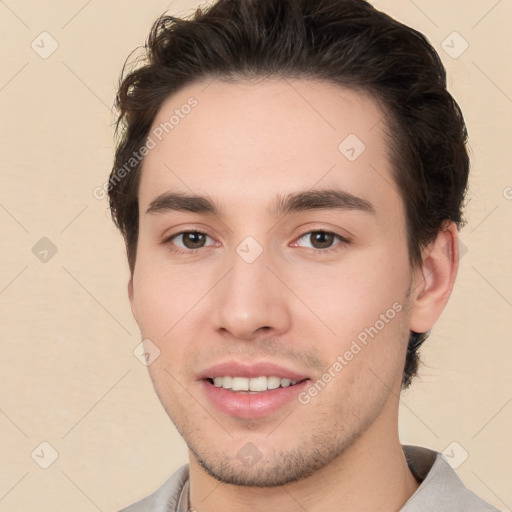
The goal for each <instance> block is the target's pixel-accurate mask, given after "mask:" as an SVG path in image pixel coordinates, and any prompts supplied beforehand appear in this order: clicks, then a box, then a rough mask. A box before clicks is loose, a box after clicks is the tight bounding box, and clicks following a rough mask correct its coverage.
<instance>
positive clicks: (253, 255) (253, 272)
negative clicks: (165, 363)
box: [214, 237, 289, 339]
mask: <svg viewBox="0 0 512 512" xmlns="http://www.w3.org/2000/svg"><path fill="white" fill-rule="evenodd" d="M272 260H273V258H272V255H271V252H270V250H269V249H267V248H265V247H263V245H262V244H260V243H259V242H257V241H256V239H255V238H254V237H246V238H245V239H244V240H243V241H242V242H241V243H240V244H239V245H238V246H237V247H236V249H235V250H234V251H233V254H232V255H231V257H230V258H229V263H228V264H229V266H230V271H229V272H228V273H227V274H226V276H225V277H224V279H223V280H222V281H221V282H220V283H219V286H218V287H217V293H216V304H215V306H214V307H215V308H216V311H217V315H216V318H217V327H218V328H223V329H225V330H227V331H230V332H231V334H232V335H233V336H234V337H237V338H246V339H247V338H251V337H253V336H254V335H255V333H256V331H257V330H258V329H260V328H261V327H266V328H271V329H273V330H277V331H280V330H282V329H285V328H286V326H287V323H288V320H289V315H288V310H287V306H286V297H285V294H283V293H282V292H283V290H282V289H281V287H280V286H279V282H278V280H277V279H276V277H275V276H274V275H273V273H272V272H271V271H270V270H269V268H268V267H269V266H270V267H272V266H273V265H272Z"/></svg>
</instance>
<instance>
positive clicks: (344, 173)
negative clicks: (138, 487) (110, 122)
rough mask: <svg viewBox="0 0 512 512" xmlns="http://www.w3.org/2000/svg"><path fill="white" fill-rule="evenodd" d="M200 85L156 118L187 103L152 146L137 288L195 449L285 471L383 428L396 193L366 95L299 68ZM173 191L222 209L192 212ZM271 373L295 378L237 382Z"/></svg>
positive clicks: (164, 387)
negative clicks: (289, 75)
mask: <svg viewBox="0 0 512 512" xmlns="http://www.w3.org/2000/svg"><path fill="white" fill-rule="evenodd" d="M206 85H207V82H202V83H196V84H193V85H190V86H188V87H186V88H185V89H183V90H181V91H180V92H179V93H177V94H175V95H173V96H172V97H170V98H169V99H168V100H167V101H166V102H165V103H164V105H163V106H162V108H161V110H160V112H159V113H158V115H157V117H156V119H155V121H154V125H153V129H152V133H158V134H161V132H162V130H161V129H160V131H157V132H155V130H156V129H157V128H158V127H159V126H160V125H161V123H166V122H168V121H169V119H170V117H171V116H172V115H176V112H175V111H176V109H178V110H179V113H181V115H179V116H178V117H179V122H176V119H177V118H176V117H175V118H174V119H173V128H172V129H171V130H169V128H168V131H169V133H168V134H167V135H165V136H164V137H161V138H162V140H161V141H160V142H158V141H157V142H158V143H157V145H156V147H154V148H153V149H151V150H150V152H149V154H148V155H147V156H146V158H145V161H144V165H143V172H142V177H141V183H140V190H139V208H140V232H139V240H138V249H137V261H136V265H135V271H134V276H133V289H130V300H131V304H132V310H133V312H134V315H135V318H136V320H137V322H138V324H139V326H140V328H141V332H142V337H143V338H146V339H149V340H151V343H150V344H149V345H148V347H149V352H151V351H154V352H157V351H156V349H155V348H154V346H155V345H156V347H158V350H159V351H160V355H159V356H158V357H157V358H156V359H155V360H154V361H153V362H152V363H151V364H150V366H149V371H150V375H151V378H152V380H153V383H154V386H155V389H156V391H157V393H158V396H159V397H160V400H161V401H162V404H163V406H164V407H165V409H166V411H167V413H168V414H169V416H170V418H171V419H172V421H173V422H174V423H175V425H176V427H177V429H178V430H179V432H180V433H181V434H182V436H183V437H184V439H185V441H186V442H187V444H188V446H189V448H190V450H191V452H192V454H193V457H195V459H197V460H196V462H199V463H200V464H201V465H202V466H203V468H204V469H206V471H207V472H208V473H210V474H211V475H213V476H215V477H216V478H217V479H219V480H221V481H224V482H229V483H234V484H242V485H243V484H245V485H260V486H261V485H262V486H271V485H282V484H284V483H287V482H290V481H294V480H297V479H299V478H302V477H305V476H308V475H310V474H312V473H313V472H314V471H315V470H317V469H319V468H321V467H324V466H326V465H327V464H329V463H330V462H332V461H333V460H334V458H335V457H337V456H338V455H340V454H341V453H342V452H343V451H345V450H347V449H349V448H350V447H351V446H352V447H353V446H355V443H356V442H358V440H360V439H363V438H364V436H369V435H370V432H371V435H372V436H373V439H374V440H375V439H376V437H375V436H377V438H378V436H379V435H382V436H383V437H382V439H383V440H385V439H389V435H390V429H389V428H388V427H390V425H392V424H393V422H396V416H397V407H398V405H397V402H398V398H397V396H398V394H399V391H400V384H401V379H402V371H403V366H404V361H405V351H406V346H407V340H408V338H409V315H410V311H409V302H408V300H409V299H408V292H409V290H410V287H411V276H412V273H411V268H410V266H409V259H408V253H407V242H406V229H405V218H404V209H403V204H402V200H401V198H400V196H399V194H398V192H397V188H396V186H395V183H394V181H393V178H392V172H391V167H390V163H389V159H388V153H387V148H386V144H385V138H384V133H385V132H384V130H385V129H386V128H385V116H384V114H383V111H382V110H381V109H380V107H379V106H378V105H377V103H376V102H374V101H373V100H372V99H371V98H369V97H368V96H366V95H363V94H361V93H356V92H353V91H350V90H347V89H344V88H341V87H339V86H335V85H331V84H325V83H312V82H306V81H298V80H294V81H291V80H290V81H285V80H277V79H275V80H271V81H268V80H267V81H262V82H260V83H248V82H238V83H236V84H235V83H231V84H227V83H222V82H218V81H215V82H213V83H211V84H209V85H208V86H207V87H206ZM190 97H194V98H195V99H196V100H197V105H196V106H195V107H194V108H193V109H189V108H185V109H182V108H181V107H182V106H183V105H185V104H187V100H188V99H189V98H190ZM189 111H190V113H188V114H186V115H184V112H189ZM167 127H169V124H168V125H167ZM164 133H165V132H164ZM153 138H154V139H155V140H156V138H155V137H154V136H153ZM362 143H364V147H363V145H362ZM326 190H334V191H338V192H340V193H341V194H339V195H335V194H330V195H325V197H324V198H323V199H322V194H324V192H325V191H326ZM312 192H313V193H316V194H315V195H314V196H313V198H312V199H311V198H310V200H309V201H302V202H297V201H295V203H292V205H291V206H292V207H291V208H288V209H287V211H282V209H281V210H280V209H279V208H277V206H278V205H281V206H282V205H283V204H284V203H285V202H286V200H287V199H288V200H289V199H291V198H292V197H293V196H294V195H296V194H299V193H310V194H311V193H312ZM172 193H180V194H183V195H187V196H205V197H206V198H207V199H209V200H210V201H211V202H212V203H214V205H215V206H216V207H217V209H218V211H216V212H215V213H211V212H208V211H200V210H201V208H196V207H194V208H190V209H189V210H190V211H187V210H186V209H184V208H183V201H182V202H179V201H176V200H174V201H172V204H171V200H170V199H169V198H167V200H166V199H165V198H163V197H162V194H172ZM157 198H160V200H159V201H155V200H156V199H157ZM277 198H280V200H279V201H278V199H277ZM334 198H336V201H337V207H335V208H334V207H329V204H330V203H329V202H330V201H331V202H332V201H333V200H334ZM276 201H278V202H276ZM319 201H320V203H319ZM179 204H181V207H179ZM188 204H189V205H190V204H191V203H190V202H189V203H188ZM201 204H202V205H203V206H204V201H203V203H201ZM173 205H174V206H173ZM322 205H323V207H322V208H319V206H322ZM200 206H201V205H200ZM293 206H295V207H293ZM148 209H149V211H148ZM193 210H196V211H193ZM197 210H199V211H197ZM183 232H185V233H184V234H183ZM190 232H192V233H190ZM193 232H199V234H197V233H196V234H194V233H193ZM179 233H182V234H179ZM329 233H333V234H329ZM152 344H154V345H152ZM336 363H338V364H336ZM218 365H223V366H222V367H220V366H218ZM222 377H228V378H227V379H223V378H222ZM229 377H232V378H234V379H229ZM249 377H251V379H249ZM256 377H264V378H263V379H261V378H259V379H258V378H256ZM265 377H267V378H265ZM268 377H280V378H285V379H286V378H287V377H288V379H289V380H291V381H296V384H295V385H293V386H290V387H285V388H283V387H280V388H278V389H270V390H264V391H247V390H245V391H244V387H245V386H246V385H249V386H250V387H251V388H253V389H254V390H260V389H263V388H264V389H267V388H268V387H270V388H272V387H274V386H275V385H276V383H277V385H279V386H283V385H285V386H286V385H287V384H288V381H286V380H284V381H283V380H280V379H275V378H270V379H269V378H268ZM329 377H330V378H329ZM248 379H249V380H248ZM317 381H320V383H317ZM315 383H317V384H316V388H314V389H313V388H312V386H314V385H315ZM230 386H233V387H234V388H238V390H236V391H235V390H233V389H225V388H229V387H230ZM259 386H261V387H259ZM315 390H316V391H315ZM386 436H387V437H386ZM191 462H192V461H191Z"/></svg>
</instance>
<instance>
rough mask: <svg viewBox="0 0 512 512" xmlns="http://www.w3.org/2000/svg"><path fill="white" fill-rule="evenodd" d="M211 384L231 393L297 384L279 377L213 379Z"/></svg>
mask: <svg viewBox="0 0 512 512" xmlns="http://www.w3.org/2000/svg"><path fill="white" fill-rule="evenodd" d="M213 384H214V386H215V387H217V388H224V389H231V390H233V391H267V390H269V389H277V388H278V387H282V388H287V387H288V386H293V385H294V384H297V381H296V380H290V379H286V378H285V379H281V378H280V377H265V376H262V377H252V378H250V379H249V378H247V377H230V376H226V377H215V378H214V379H213Z"/></svg>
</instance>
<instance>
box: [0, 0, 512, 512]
mask: <svg viewBox="0 0 512 512" xmlns="http://www.w3.org/2000/svg"><path fill="white" fill-rule="evenodd" d="M374 3H375V5H376V6H377V7H379V8H382V9H384V10H386V11H388V12H389V13H390V14H392V15H393V16H395V17H397V18H398V19H400V20H401V21H403V22H405V23H408V24H410V25H412V26H414V27H415V28H417V29H419V30H420V31H422V32H424V33H426V34H427V35H428V37H429V39H430V40H431V42H432V43H433V44H434V46H435V47H436V48H437V49H438V51H439V52H440V54H441V56H442V59H443V61H444V63H445V64H446V66H447V68H448V72H449V82H450V89H451V91H452V92H453V94H454V95H455V97H456V99H457V100H458V102H459V103H460V105H461V107H462V109H463V111H464V113H465V117H466V120H467V124H468V127H469V131H470V136H471V152H472V157H473V163H472V177H471V187H472V190H471V201H470V204H469V210H468V220H469V223H468V225H467V226H466V227H465V228H464V229H463V231H462V234H461V239H462V241H463V243H464V245H465V247H467V253H466V254H465V255H463V258H462V260H461V269H460V274H459V278H458V282H457V284H456V288H455V290H454V293H453V296H452V299H451V302H450V304H449V306H448V308H447V310H446V311H445V314H444V316H443V318H442V319H441V320H440V322H439V323H438V325H437V326H436V328H435V330H434V334H433V335H432V337H431V339H430V340H429V341H428V343H427V345H426V346H425V348H424V350H423V356H424V361H425V366H424V367H423V369H422V371H421V380H418V381H416V383H415V384H414V385H413V387H412V389H411V390H410V391H408V392H407V393H405V394H404V395H403V397H402V407H401V415H400V428H401V439H402V442H404V443H416V444H421V445H425V446H429V447H432V448H435V449H437V450H439V451H443V450H444V449H445V448H447V447H449V449H448V453H449V454H450V456H451V457H452V460H453V461H454V462H453V463H454V464H455V465H456V464H460V466H458V468H457V472H458V474H459V475H460V476H461V478H462V479H463V480H464V482H465V483H466V485H467V486H468V487H470V488H472V489H473V490H474V491H475V492H477V493H478V494H479V495H481V496H482V497H483V498H485V499H486V500H488V501H490V502H491V503H493V504H494V505H496V506H497V507H498V508H500V509H501V510H511V507H512V487H511V486H510V477H511V475H510V469H509V467H510V460H512V447H511V443H510V432H511V425H512V386H511V372H510V361H511V357H510V356H511V354H512V348H511V347H512V343H511V342H512V340H511V335H510V333H511V332H512V322H511V317H512V315H511V312H512V310H511V307H512V277H511V272H510V270H509V269H510V262H511V261H512V239H511V236H510V233H511V231H510V227H511V214H512V188H511V187H512V176H511V172H510V156H509V155H510V140H511V135H512V133H511V131H512V130H511V127H510V114H511V110H512V99H511V98H512V84H511V70H510V66H508V65H507V64H508V62H510V49H509V48H510V29H509V26H510V20H511V19H512V18H511V15H512V2H510V0H501V1H498V0H475V1H471V2H467V1H463V0H451V1H449V2H447V1H445V0H415V1H412V0H393V1H391V0H375V2H374ZM197 4H198V2H196V1H192V0H189V1H174V2H173V3H172V4H170V5H168V3H167V2H166V1H159V0H152V1H149V2H142V1H139V2H119V1H117V2H116V1H113V0H112V1H103V2H100V1H99V0H89V1H84V0H70V1H67V2H58V1H57V0H48V1H42V2H26V1H21V0H5V1H0V20H1V22H0V23H1V38H2V41H1V48H2V56H1V63H0V65H1V67H0V69H1V75H0V102H1V119H2V123H1V134H0V144H1V160H2V161H1V165H2V172H1V175H0V226H1V232H0V241H1V242H0V243H1V251H2V265H1V266H0V335H1V363H0V372H1V373H0V377H1V380H0V454H1V455H0V511H9V512H16V511H23V512H27V511H31V510H38V511H56V510H73V511H74V512H94V511H95V510H101V511H104V512H108V511H115V510H117V509H118V508H120V507H121V506H124V505H126V504H128V503H130V502H133V501H134V500H136V499H138V498H140V497H141V496H143V495H145V494H147V493H149V492H150V491H151V490H152V489H154V488H155V487H156V486H157V485H158V484H160V483H161V482H162V481H163V480H164V479H165V478H166V477H167V476H168V475H169V474H170V473H171V472H172V471H173V470H174V469H175V468H177V467H178V466H179V465H181V464H182V463H184V462H186V460H187V458H186V457H187V452H186V449H185V445H184V443H183V441H182V440H181V438H180V437H179V436H178V434H177V433H176V432H175V429H174V427H173V426H172V424H171V422H170V420H169V419H168V418H167V416H166V414H165V413H164V411H163V409H162V407H161V406H160V403H159V402H158V399H157V398H156V395H155V393H154V392H153V389H152V386H151V383H150V380H149V377H148V375H147V370H146V368H145V367H144V366H143V365H142V364H141V363H140V362H139V360H138V359H137V358H136V357H135V356H134V354H133V350H134V348H135V347H136V346H137V345H138V343H139V342H140V339H139V333H138V331H137V326H136V324H135V322H134V321H133V319H132V318H131V313H130V309H129V304H128V300H127V297H126V283H127V279H128V267H127V264H126V261H125V256H124V248H123V245H122V240H121V238H120V236H119V235H118V234H117V233H116V232H115V230H114V227H113V225H112V223H111V221H110V218H109V212H108V209H107V202H106V200H97V199H95V198H94V197H93V195H92V191H93V189H94V188H95V187H96V186H99V185H102V184H103V183H104V181H105V180H106V179H107V177H108V173H109V171H110V166H111V162H112V155H113V139H112V135H113V128H112V123H113V120H114V117H113V113H112V111H111V106H112V102H113V97H114V91H115V85H116V83H117V79H118V76H119V72H120V69H121V66H122V64H123V62H124V59H125V57H126V56H127V55H128V53H129V52H130V51H131V50H132V49H134V48H135V47H136V46H138V45H139V44H141V43H143V42H144V40H145V38H146V35H147V32H148V30H149V28H150V26H151V24H152V22H153V21H154V19H156V17H157V16H158V15H160V14H161V13H162V12H164V11H165V10H166V9H167V8H169V9H170V12H171V13H173V14H185V13H188V12H189V11H190V9H191V8H192V7H194V6H195V5H197ZM43 31H46V32H48V33H49V34H51V37H52V38H53V39H54V40H55V41H56V42H57V43H58V48H57V50H56V51H55V52H54V53H53V54H51V55H50V56H47V55H44V53H45V52H48V51H49V50H50V49H51V45H52V44H54V43H52V40H51V39H50V38H49V36H47V35H43V36H40V34H41V32H43ZM454 31H456V32H458V33H459V34H460V35H461V36H462V37H463V38H464V40H465V41H467V43H468V44H469V47H468V48H467V50H466V51H465V52H464V53H463V54H462V55H460V57H458V58H452V57H450V56H449V55H448V53H447V52H446V51H445V50H444V49H443V46H442V42H443V41H444V40H446V41H447V43H445V45H446V44H447V45H448V46H452V47H453V48H452V49H449V51H451V52H452V53H453V52H456V51H460V50H461V49H462V48H463V46H462V44H463V41H462V40H460V39H457V36H450V37H449V38H448V39H446V38H447V37H448V36H449V35H450V34H452V32H454ZM454 37H455V39H454ZM33 41H34V43H33V44H34V47H35V49H36V50H37V51H38V52H39V53H42V54H43V56H46V57H47V58H42V57H41V56H40V55H39V54H38V53H37V52H36V51H35V50H34V49H33V48H32V47H31V44H32V42H33ZM7 49H8V50H7ZM43 237H47V238H48V239H50V240H51V242H52V243H53V244H54V246H55V247H56V249H57V252H56V253H55V254H54V255H52V253H51V251H50V252H48V253H47V254H46V258H47V261H46V262H44V261H41V260H40V258H44V256H45V253H44V252H43V253H41V252H40V251H44V250H45V248H46V249H48V247H47V246H45V245H44V244H45V243H46V244H47V243H48V242H39V243H40V244H43V245H40V246H36V250H34V252H36V253H38V251H39V253H38V254H34V253H33V247H34V246H35V245H36V244H37V243H38V241H39V240H40V239H41V238H43ZM42 442H46V443H49V444H50V445H51V447H53V448H51V447H49V446H48V445H42V446H40V443H42ZM453 442H456V443H457V444H454V445H451V443H453ZM450 445H451V446H450ZM52 450H55V451H56V452H58V458H57V459H56V460H55V462H54V463H53V464H52V465H51V466H49V467H48V468H47V469H43V468H42V467H40V465H41V464H43V465H44V464H45V463H46V464H48V463H49V462H51V460H52V459H51V456H52ZM465 452H467V454H468V457H467V459H466V460H463V459H464V456H465ZM31 454H33V455H31Z"/></svg>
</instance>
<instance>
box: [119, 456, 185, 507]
mask: <svg viewBox="0 0 512 512" xmlns="http://www.w3.org/2000/svg"><path fill="white" fill-rule="evenodd" d="M188 476H189V472H188V464H184V465H183V466H181V467H179V468H178V469H177V470H176V471H175V472H174V473H173V474H172V475H171V476H170V477H169V478H168V479H167V480H165V482H164V483H163V484H161V485H160V487H158V489H156V490H155V491H154V492H152V493H151V494H150V495H149V496H146V497H145V498H143V499H142V500H140V501H137V502H136V503H133V504H132V505H130V506H128V507H125V508H123V509H122V510H119V511H118V512H174V511H175V510H176V509H177V506H178V502H179V499H180V496H181V491H182V490H183V487H184V485H185V483H186V482H187V481H188Z"/></svg>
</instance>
